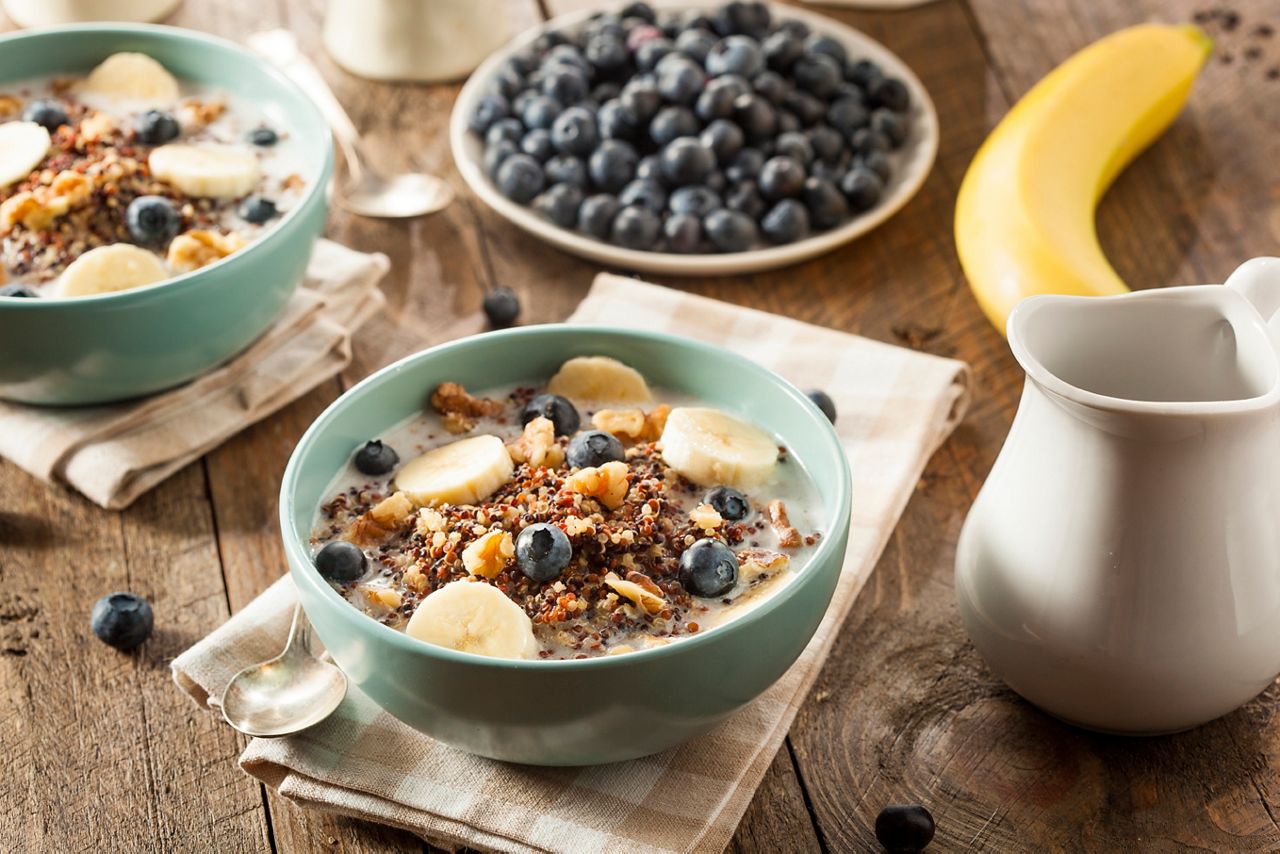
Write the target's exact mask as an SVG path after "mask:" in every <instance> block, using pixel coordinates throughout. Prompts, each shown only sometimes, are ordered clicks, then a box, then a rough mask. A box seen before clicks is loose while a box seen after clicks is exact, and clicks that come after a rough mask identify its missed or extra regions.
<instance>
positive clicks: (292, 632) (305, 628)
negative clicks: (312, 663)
mask: <svg viewBox="0 0 1280 854" xmlns="http://www.w3.org/2000/svg"><path fill="white" fill-rule="evenodd" d="M284 648H285V652H286V653H293V654H299V653H300V654H302V655H310V654H311V621H310V620H308V619H307V613H306V612H305V611H303V610H302V603H301V602H299V603H298V604H297V605H294V606H293V622H292V623H291V624H290V625H289V638H288V639H287V640H286V641H285V642H284Z"/></svg>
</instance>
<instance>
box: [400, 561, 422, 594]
mask: <svg viewBox="0 0 1280 854" xmlns="http://www.w3.org/2000/svg"><path fill="white" fill-rule="evenodd" d="M404 583H405V584H406V585H408V587H409V589H410V590H413V591H416V592H418V593H421V592H422V591H423V590H426V589H427V577H426V576H425V575H423V574H422V570H421V569H418V567H416V566H413V567H410V568H409V569H408V570H406V571H405V574H404Z"/></svg>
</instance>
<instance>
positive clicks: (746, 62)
mask: <svg viewBox="0 0 1280 854" xmlns="http://www.w3.org/2000/svg"><path fill="white" fill-rule="evenodd" d="M706 65H707V73H708V74H710V75H711V76H713V77H719V76H720V75H722V74H741V75H742V76H743V77H748V78H750V77H755V76H756V75H757V74H759V73H760V72H761V71H764V52H763V51H761V50H760V44H759V43H758V42H757V41H756V40H755V39H753V38H750V37H749V36H729V37H728V38H726V39H722V40H721V41H718V42H716V44H715V45H714V46H713V47H712V48H711V52H710V53H708V54H707V62H706Z"/></svg>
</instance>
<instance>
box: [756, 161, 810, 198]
mask: <svg viewBox="0 0 1280 854" xmlns="http://www.w3.org/2000/svg"><path fill="white" fill-rule="evenodd" d="M804 179H805V172H804V167H803V166H801V165H800V163H799V162H798V161H796V160H795V159H794V158H791V157H786V156H779V157H771V158H769V159H768V160H767V161H765V164H764V166H762V167H761V168H760V182H759V183H760V194H761V195H762V196H764V197H765V198H766V199H768V200H769V201H777V200H778V199H785V198H789V197H791V196H797V195H799V194H800V190H801V189H802V188H803V187H804Z"/></svg>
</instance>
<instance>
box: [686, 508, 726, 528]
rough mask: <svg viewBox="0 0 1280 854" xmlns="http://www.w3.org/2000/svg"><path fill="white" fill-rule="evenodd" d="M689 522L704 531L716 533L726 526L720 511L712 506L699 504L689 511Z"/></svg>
mask: <svg viewBox="0 0 1280 854" xmlns="http://www.w3.org/2000/svg"><path fill="white" fill-rule="evenodd" d="M689 520H690V521H691V522H693V524H695V525H697V526H698V527H699V528H701V529H702V530H704V531H714V530H715V529H716V528H719V527H720V526H721V525H723V524H724V517H723V516H721V515H720V511H718V510H716V508H714V507H712V506H711V505H710V504H699V505H698V506H697V507H695V508H693V509H692V510H690V511H689Z"/></svg>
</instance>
